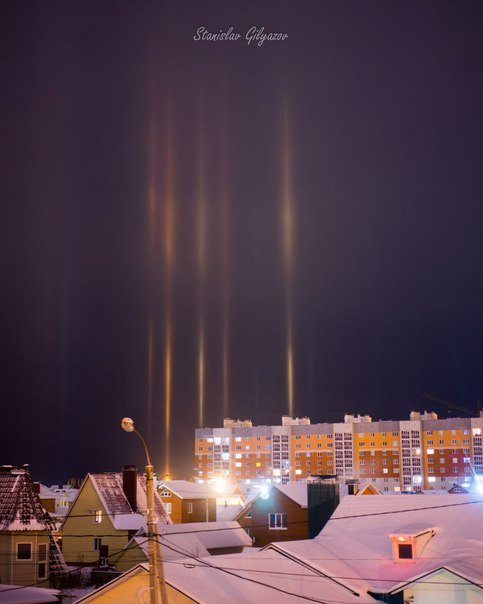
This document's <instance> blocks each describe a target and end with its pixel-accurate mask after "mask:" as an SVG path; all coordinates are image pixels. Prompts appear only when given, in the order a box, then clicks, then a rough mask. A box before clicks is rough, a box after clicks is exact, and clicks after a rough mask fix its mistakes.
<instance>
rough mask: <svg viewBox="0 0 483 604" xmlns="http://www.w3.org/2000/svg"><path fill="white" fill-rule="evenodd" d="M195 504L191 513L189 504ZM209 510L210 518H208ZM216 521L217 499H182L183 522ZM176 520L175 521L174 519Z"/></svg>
mask: <svg viewBox="0 0 483 604" xmlns="http://www.w3.org/2000/svg"><path fill="white" fill-rule="evenodd" d="M190 503H192V504H193V512H192V513H189V512H188V508H189V504H190ZM207 512H208V518H207ZM206 521H208V522H215V521H216V499H183V500H181V522H206ZM173 522H174V521H173Z"/></svg>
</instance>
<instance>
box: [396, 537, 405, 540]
mask: <svg viewBox="0 0 483 604" xmlns="http://www.w3.org/2000/svg"><path fill="white" fill-rule="evenodd" d="M397 540H398V541H406V539H405V538H404V537H398V538H397Z"/></svg>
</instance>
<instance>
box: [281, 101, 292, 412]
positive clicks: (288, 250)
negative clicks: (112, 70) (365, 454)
mask: <svg viewBox="0 0 483 604" xmlns="http://www.w3.org/2000/svg"><path fill="white" fill-rule="evenodd" d="M291 168H292V167H291V157H290V136H289V117H288V105H287V102H286V103H285V107H284V115H283V144H282V195H281V206H280V216H281V232H282V257H283V269H284V280H285V332H286V344H285V346H286V348H285V350H286V352H285V354H286V375H287V379H286V382H287V383H286V388H287V405H288V413H289V415H290V416H291V417H292V416H293V415H294V382H295V376H294V373H295V372H294V336H293V308H292V307H293V301H292V297H293V271H294V222H295V220H294V209H293V185H292V170H291Z"/></svg>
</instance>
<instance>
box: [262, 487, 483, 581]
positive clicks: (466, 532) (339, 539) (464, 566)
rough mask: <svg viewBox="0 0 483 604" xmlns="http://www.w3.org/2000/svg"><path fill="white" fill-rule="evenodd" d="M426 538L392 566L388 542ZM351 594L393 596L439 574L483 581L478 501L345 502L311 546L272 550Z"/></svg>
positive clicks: (481, 505)
mask: <svg viewBox="0 0 483 604" xmlns="http://www.w3.org/2000/svg"><path fill="white" fill-rule="evenodd" d="M422 533H424V534H425V535H426V536H428V535H429V537H427V539H426V541H425V542H424V543H423V545H422V547H421V548H420V549H419V550H418V552H417V556H416V558H415V559H412V560H411V561H410V563H405V564H399V563H397V562H395V561H394V560H393V544H392V541H391V538H390V536H391V535H392V536H396V535H417V534H422ZM267 547H268V549H275V550H278V551H283V552H285V553H287V554H289V555H292V556H294V557H296V558H297V559H300V560H303V561H305V562H307V563H308V564H310V565H311V566H314V567H316V568H318V569H321V570H322V571H324V572H327V573H328V574H329V575H330V576H332V577H335V578H340V579H341V580H345V581H347V582H348V583H349V585H351V586H352V587H354V588H356V589H368V590H370V591H373V592H387V591H394V590H395V589H397V586H398V585H401V584H404V583H406V582H408V581H411V580H412V579H413V578H415V577H418V576H422V575H425V574H427V573H429V572H432V571H434V570H437V569H439V568H443V567H444V568H447V569H448V570H450V571H452V572H454V573H457V574H458V575H460V576H463V577H465V578H467V579H468V580H470V581H474V582H476V583H481V578H482V576H483V558H481V551H482V548H483V497H482V496H471V495H448V494H447V495H433V496H431V497H430V498H428V497H421V496H420V495H404V496H401V495H384V496H382V497H345V498H344V499H343V500H342V502H341V503H340V505H339V507H338V508H337V509H336V511H335V512H334V514H333V516H332V518H331V519H330V520H329V522H328V523H327V524H326V525H325V527H324V528H323V530H322V531H321V533H320V534H319V535H318V536H317V537H316V538H315V539H313V540H312V541H292V542H286V543H283V544H271V545H270V546H267Z"/></svg>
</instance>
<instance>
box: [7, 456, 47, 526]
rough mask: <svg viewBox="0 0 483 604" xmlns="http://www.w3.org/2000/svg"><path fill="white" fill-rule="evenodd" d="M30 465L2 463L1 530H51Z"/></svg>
mask: <svg viewBox="0 0 483 604" xmlns="http://www.w3.org/2000/svg"><path fill="white" fill-rule="evenodd" d="M54 529H55V525H54V523H53V521H52V519H51V517H50V516H49V514H48V513H47V511H46V510H45V508H44V506H43V505H42V502H41V501H40V497H39V494H38V493H37V491H36V489H35V486H34V483H33V481H32V478H31V476H30V472H29V470H28V467H20V468H17V467H13V466H0V530H1V531H52V530H54Z"/></svg>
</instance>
